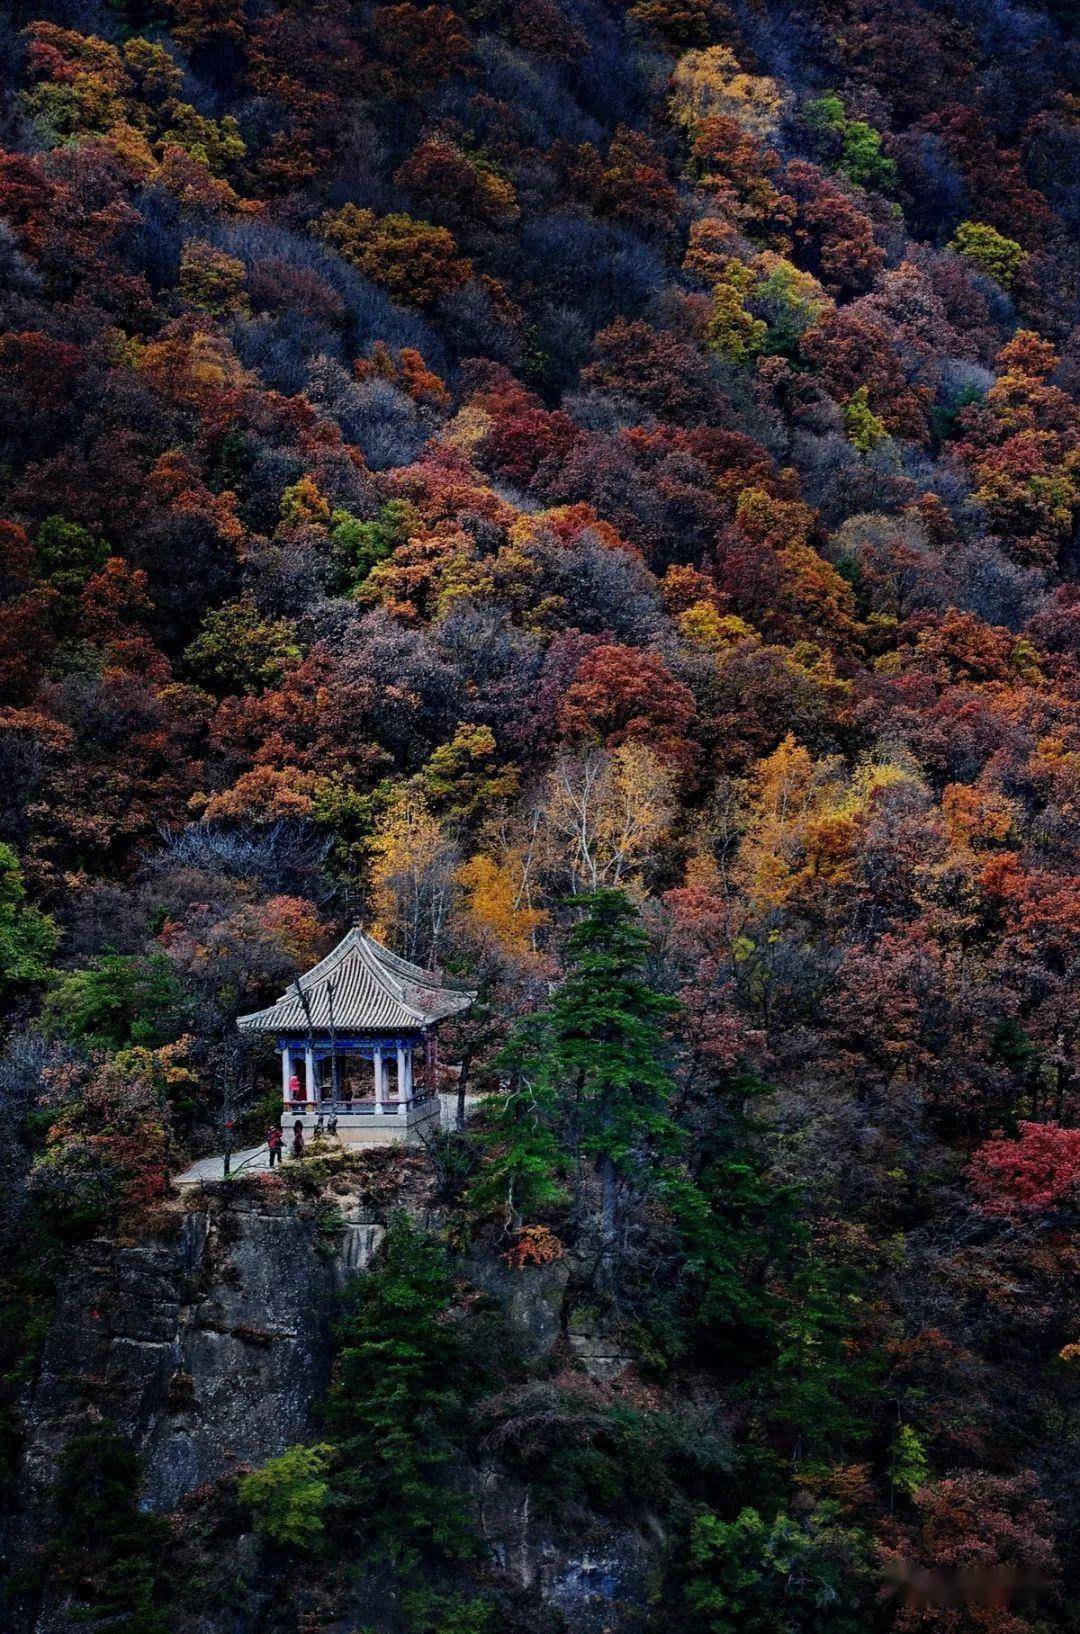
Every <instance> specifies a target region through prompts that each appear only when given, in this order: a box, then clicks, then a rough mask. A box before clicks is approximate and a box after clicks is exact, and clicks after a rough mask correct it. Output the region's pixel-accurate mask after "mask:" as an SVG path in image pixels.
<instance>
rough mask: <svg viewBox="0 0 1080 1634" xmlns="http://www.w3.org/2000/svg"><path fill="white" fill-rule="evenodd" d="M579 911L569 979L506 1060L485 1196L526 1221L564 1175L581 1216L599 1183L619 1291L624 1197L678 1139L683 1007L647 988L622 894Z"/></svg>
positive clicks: (640, 942) (609, 1264)
mask: <svg viewBox="0 0 1080 1634" xmlns="http://www.w3.org/2000/svg"><path fill="white" fill-rule="evenodd" d="M576 905H577V906H578V907H580V909H581V910H582V917H581V918H580V919H579V920H578V921H577V923H576V924H574V925H573V926H572V927H571V929H570V931H569V932H568V935H567V939H566V975H565V977H564V979H563V981H562V983H561V984H560V986H559V987H558V988H557V989H556V991H555V992H554V993H553V994H552V996H551V998H550V1000H549V1001H548V1003H547V1005H546V1006H545V1007H544V1009H543V1010H541V1011H538V1012H537V1013H536V1014H535V1015H533V1016H530V1017H529V1018H528V1019H527V1020H526V1021H525V1022H524V1023H523V1024H522V1025H521V1026H520V1027H519V1028H518V1029H517V1030H516V1031H515V1033H514V1035H513V1036H512V1038H511V1040H510V1042H509V1044H508V1045H507V1048H506V1050H505V1051H504V1052H503V1067H504V1070H505V1071H506V1074H507V1077H508V1080H509V1082H510V1086H511V1088H510V1091H509V1093H508V1095H507V1097H506V1099H505V1101H504V1103H503V1108H502V1111H501V1112H500V1113H499V1114H497V1115H496V1117H495V1119H494V1121H493V1124H492V1127H491V1129H490V1131H489V1139H490V1141H491V1143H492V1148H493V1168H492V1170H491V1171H489V1173H488V1175H487V1176H485V1177H484V1179H483V1180H482V1182H481V1187H482V1188H485V1187H486V1188H487V1190H488V1194H489V1195H490V1192H491V1189H492V1188H493V1187H498V1186H499V1185H502V1186H503V1187H504V1188H505V1190H504V1195H505V1196H506V1197H507V1198H508V1200H509V1201H510V1202H511V1206H512V1208H513V1209H514V1210H517V1211H521V1212H524V1211H526V1210H527V1209H528V1208H529V1207H531V1206H541V1205H543V1204H545V1203H548V1202H550V1201H552V1200H553V1199H554V1198H555V1197H556V1196H557V1194H558V1189H559V1188H558V1177H559V1170H560V1169H567V1170H568V1171H569V1178H570V1179H571V1181H572V1183H573V1185H574V1190H575V1193H576V1196H577V1199H578V1201H579V1203H580V1204H584V1202H585V1198H586V1194H587V1192H588V1189H589V1188H588V1185H587V1177H588V1176H589V1174H590V1173H593V1174H595V1176H596V1178H597V1179H598V1181H599V1196H600V1206H599V1213H600V1232H601V1253H600V1271H601V1275H602V1276H603V1277H604V1278H605V1279H606V1280H608V1281H611V1282H615V1281H617V1278H618V1262H619V1257H620V1243H619V1239H620V1227H621V1216H622V1210H623V1203H624V1200H625V1197H626V1194H627V1191H628V1189H629V1188H630V1187H631V1186H633V1185H635V1184H641V1183H643V1182H644V1180H645V1177H646V1175H647V1173H648V1171H649V1168H650V1165H651V1159H652V1158H653V1156H654V1155H655V1154H656V1152H657V1150H658V1149H659V1148H661V1147H663V1146H665V1145H670V1144H671V1143H672V1142H673V1140H674V1139H675V1130H674V1126H673V1125H672V1123H671V1122H670V1120H669V1118H668V1116H667V1103H668V1101H669V1099H670V1096H671V1092H672V1087H673V1086H672V1080H671V1076H670V1073H669V1071H668V1068H667V1065H666V1063H665V1061H664V1052H663V1044H664V1028H665V1025H666V1024H667V1022H668V1021H669V1020H670V1018H671V1016H672V1014H673V1013H674V1011H675V1010H676V1009H677V1008H678V1005H677V1002H676V1001H675V1000H674V999H672V998H669V997H667V996H666V995H664V994H661V993H658V992H656V991H655V990H654V989H653V988H651V987H650V986H649V984H648V982H647V980H646V979H645V974H644V967H645V959H646V953H647V949H648V937H647V935H646V933H645V931H644V929H643V927H642V925H641V923H640V920H639V917H638V914H637V910H636V909H635V908H634V906H633V904H632V903H631V902H630V901H628V899H627V898H626V897H625V896H624V895H623V894H622V892H621V891H614V890H599V891H593V892H591V893H589V894H588V895H587V896H584V897H580V898H578V899H577V902H576ZM560 1146H561V1147H562V1150H563V1153H564V1154H565V1156H563V1157H562V1158H561V1159H560V1158H559V1157H558V1156H557V1153H558V1149H559V1147H560Z"/></svg>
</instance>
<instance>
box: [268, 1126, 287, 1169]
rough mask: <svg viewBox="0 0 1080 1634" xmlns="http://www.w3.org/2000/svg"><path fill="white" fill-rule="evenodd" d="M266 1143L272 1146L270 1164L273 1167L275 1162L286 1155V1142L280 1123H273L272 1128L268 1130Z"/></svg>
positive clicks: (278, 1161)
mask: <svg viewBox="0 0 1080 1634" xmlns="http://www.w3.org/2000/svg"><path fill="white" fill-rule="evenodd" d="M266 1144H267V1146H268V1147H269V1148H270V1164H269V1166H270V1168H271V1169H272V1168H273V1167H274V1164H275V1163H280V1162H281V1160H282V1158H283V1157H284V1155H285V1153H284V1150H283V1148H284V1144H285V1143H284V1141H283V1139H282V1135H281V1126H280V1124H276V1123H275V1124H271V1126H270V1128H269V1129H268V1130H267V1131H266Z"/></svg>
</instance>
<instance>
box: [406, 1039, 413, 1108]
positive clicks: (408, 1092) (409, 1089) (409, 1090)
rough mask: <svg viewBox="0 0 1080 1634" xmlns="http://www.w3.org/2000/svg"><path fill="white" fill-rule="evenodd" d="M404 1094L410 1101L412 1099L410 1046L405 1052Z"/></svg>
mask: <svg viewBox="0 0 1080 1634" xmlns="http://www.w3.org/2000/svg"><path fill="white" fill-rule="evenodd" d="M405 1093H406V1095H407V1097H408V1099H409V1100H410V1101H411V1100H412V1098H413V1081H412V1045H411V1044H410V1045H409V1047H408V1049H407V1050H406V1051H405Z"/></svg>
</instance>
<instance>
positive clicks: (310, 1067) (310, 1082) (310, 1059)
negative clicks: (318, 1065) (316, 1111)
mask: <svg viewBox="0 0 1080 1634" xmlns="http://www.w3.org/2000/svg"><path fill="white" fill-rule="evenodd" d="M304 1089H305V1092H306V1094H307V1099H308V1100H309V1101H317V1100H318V1098H319V1097H318V1094H317V1092H316V1089H315V1051H314V1050H313V1049H312V1047H311V1045H310V1044H309V1045H308V1046H307V1048H306V1049H305V1051H304Z"/></svg>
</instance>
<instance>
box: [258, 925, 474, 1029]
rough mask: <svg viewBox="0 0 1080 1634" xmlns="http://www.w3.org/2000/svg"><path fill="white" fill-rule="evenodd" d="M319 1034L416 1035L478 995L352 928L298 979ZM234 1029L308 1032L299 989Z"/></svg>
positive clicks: (294, 987)
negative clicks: (330, 1032) (382, 1033)
mask: <svg viewBox="0 0 1080 1634" xmlns="http://www.w3.org/2000/svg"><path fill="white" fill-rule="evenodd" d="M299 984H300V988H301V991H302V992H303V995H304V998H305V999H306V1001H307V1005H308V1007H309V1009H310V1012H311V1026H312V1027H313V1028H314V1029H315V1031H317V1032H329V1031H330V1029H331V1026H332V1027H333V1030H334V1031H335V1032H336V1033H350V1032H415V1031H416V1030H417V1029H418V1028H423V1027H428V1026H430V1025H431V1024H432V1023H433V1022H436V1021H444V1020H445V1019H446V1017H447V1016H453V1015H457V1014H458V1013H459V1012H460V1011H462V1010H467V1009H468V1007H469V1005H470V1004H471V1003H472V1001H473V999H474V998H475V997H476V994H475V993H473V992H470V991H469V990H468V989H466V988H463V987H458V986H456V985H454V984H453V983H450V982H448V981H447V980H446V979H445V977H442V976H439V975H437V974H436V973H435V972H434V971H431V970H424V969H422V968H421V966H420V965H414V964H410V962H409V960H408V959H402V958H399V956H398V955H397V954H396V953H391V952H390V949H389V948H385V947H383V946H382V944H381V943H379V942H376V941H375V940H374V939H373V938H372V937H370V936H366V935H365V934H364V932H363V931H362V930H359V929H358V928H354V929H353V930H351V931H350V932H349V934H348V935H347V936H346V937H345V938H344V940H343V941H341V942H339V943H338V945H337V947H336V948H335V949H334V950H333V952H332V953H328V954H327V956H326V958H325V959H323V960H321V961H320V963H319V964H317V965H315V966H314V968H313V969H311V970H309V971H308V972H307V974H306V975H304V976H301V977H300V978H299ZM236 1025H237V1026H238V1027H239V1028H240V1029H241V1030H242V1031H243V1032H250V1033H304V1032H306V1031H307V1029H308V1017H307V1015H306V1014H305V1010H304V1005H303V1004H302V1003H301V1001H300V998H299V996H298V995H297V991H296V986H295V985H294V986H293V987H291V988H290V989H289V990H288V991H287V992H285V993H282V995H281V997H280V998H279V999H278V1001H277V1003H276V1004H271V1005H270V1006H269V1007H268V1008H267V1009H265V1010H256V1011H254V1012H253V1013H252V1014H251V1015H247V1016H239V1017H238V1018H237V1023H236Z"/></svg>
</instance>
